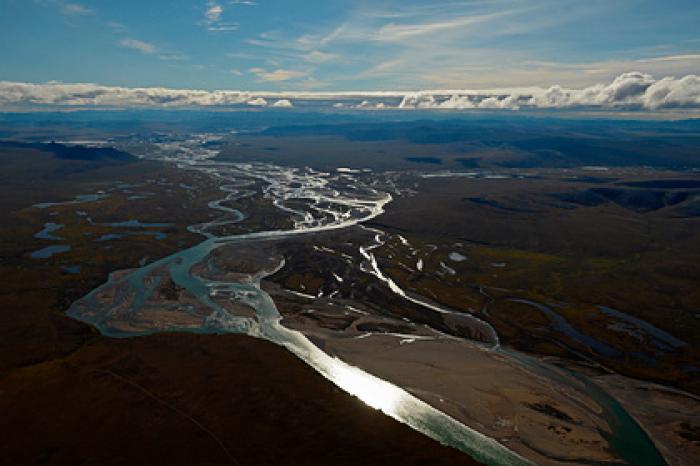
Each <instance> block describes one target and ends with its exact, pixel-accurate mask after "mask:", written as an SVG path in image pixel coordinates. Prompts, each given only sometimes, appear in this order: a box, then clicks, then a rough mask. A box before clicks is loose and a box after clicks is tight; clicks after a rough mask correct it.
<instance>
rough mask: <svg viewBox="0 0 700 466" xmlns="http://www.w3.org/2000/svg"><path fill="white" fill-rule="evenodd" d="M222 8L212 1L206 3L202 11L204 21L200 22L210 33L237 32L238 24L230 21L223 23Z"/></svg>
mask: <svg viewBox="0 0 700 466" xmlns="http://www.w3.org/2000/svg"><path fill="white" fill-rule="evenodd" d="M223 14H224V7H222V6H221V5H220V4H219V3H217V2H214V1H209V2H207V8H206V10H204V21H202V22H200V24H201V25H203V26H205V27H206V28H207V30H208V31H210V32H228V31H237V30H238V28H239V26H240V25H239V24H238V23H236V22H231V21H223V19H222V15H223Z"/></svg>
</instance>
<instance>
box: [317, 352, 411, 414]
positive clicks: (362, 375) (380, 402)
mask: <svg viewBox="0 0 700 466" xmlns="http://www.w3.org/2000/svg"><path fill="white" fill-rule="evenodd" d="M334 359H335V363H336V364H333V365H332V366H331V369H330V378H331V380H332V381H333V382H334V383H335V384H336V385H338V386H339V387H340V388H342V389H343V390H345V391H347V392H349V393H351V394H353V395H355V396H356V397H358V398H359V399H360V400H362V401H363V402H365V403H366V404H367V405H369V406H371V407H372V408H374V409H378V410H380V411H383V412H384V413H386V414H395V413H396V409H397V408H398V406H399V403H400V401H401V398H402V395H403V393H402V391H401V390H400V389H399V388H398V387H396V386H394V385H392V384H390V383H388V382H385V381H384V380H381V379H379V378H377V377H374V376H373V375H371V374H368V373H366V372H363V371H361V370H359V369H357V368H356V367H353V366H350V365H348V364H346V363H344V362H343V361H341V360H340V359H337V358H334Z"/></svg>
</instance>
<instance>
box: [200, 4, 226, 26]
mask: <svg viewBox="0 0 700 466" xmlns="http://www.w3.org/2000/svg"><path fill="white" fill-rule="evenodd" d="M223 12H224V9H223V8H222V7H221V5H217V4H216V3H209V5H208V8H207V10H206V11H205V12H204V17H205V18H206V19H207V21H209V22H211V23H213V22H214V21H219V20H220V19H221V13H223Z"/></svg>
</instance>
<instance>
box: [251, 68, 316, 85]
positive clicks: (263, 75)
mask: <svg viewBox="0 0 700 466" xmlns="http://www.w3.org/2000/svg"><path fill="white" fill-rule="evenodd" d="M248 71H250V72H251V73H253V74H254V75H256V76H257V77H258V79H259V80H260V81H264V82H277V81H289V80H291V79H298V78H302V77H304V76H306V75H307V73H306V72H304V71H297V70H283V69H277V70H271V71H268V70H265V69H263V68H251V69H250V70H248Z"/></svg>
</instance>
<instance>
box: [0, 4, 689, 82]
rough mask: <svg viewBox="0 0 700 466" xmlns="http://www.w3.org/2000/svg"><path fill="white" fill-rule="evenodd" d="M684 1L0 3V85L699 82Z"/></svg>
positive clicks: (687, 7)
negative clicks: (647, 78) (640, 77)
mask: <svg viewBox="0 0 700 466" xmlns="http://www.w3.org/2000/svg"><path fill="white" fill-rule="evenodd" d="M698 24H700V2H698V1H697V0H666V1H660V0H603V1H600V0H587V1H582V0H575V1H572V0H527V1H525V0H471V1H441V0H437V1H415V0H401V1H398V0H391V1H385V0H373V1H364V0H359V1H349V0H325V1H292V0H286V1H284V0H250V1H248V0H211V1H207V0H187V1H185V0H148V1H143V0H141V1H134V0H120V1H114V0H82V1H68V0H0V58H1V64H0V80H4V81H20V82H34V83H38V82H46V81H62V82H81V83H82V82H91V83H100V84H105V85H117V86H127V87H150V86H163V87H174V88H190V89H192V88H194V89H208V90H213V89H242V90H250V91H261V90H270V91H274V90H279V91H283V90H314V91H342V90H358V91H362V90H364V91H368V90H409V89H411V90H416V89H483V88H500V87H524V86H543V87H546V86H551V85H554V84H559V85H562V86H569V87H582V86H588V85H592V84H595V83H600V82H604V81H609V80H612V79H613V78H614V77H616V76H618V75H620V74H621V73H623V72H628V71H642V72H646V73H650V74H651V75H653V76H655V77H657V78H661V77H663V76H667V75H673V76H677V77H680V76H684V75H687V74H700V27H699V26H698Z"/></svg>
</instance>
